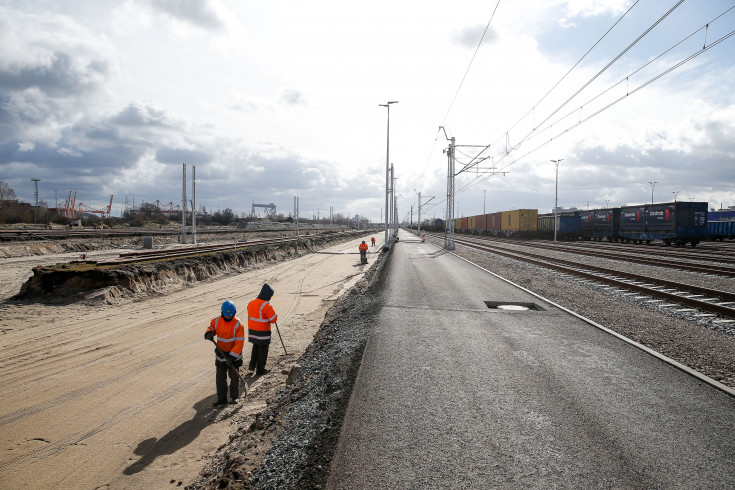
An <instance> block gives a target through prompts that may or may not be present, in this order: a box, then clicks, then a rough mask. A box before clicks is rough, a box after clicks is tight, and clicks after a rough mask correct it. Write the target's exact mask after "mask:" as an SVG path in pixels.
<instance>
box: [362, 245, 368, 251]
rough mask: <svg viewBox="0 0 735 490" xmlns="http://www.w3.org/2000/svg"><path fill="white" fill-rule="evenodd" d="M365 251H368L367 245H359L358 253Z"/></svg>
mask: <svg viewBox="0 0 735 490" xmlns="http://www.w3.org/2000/svg"><path fill="white" fill-rule="evenodd" d="M367 249H368V246H367V243H361V244H360V252H367Z"/></svg>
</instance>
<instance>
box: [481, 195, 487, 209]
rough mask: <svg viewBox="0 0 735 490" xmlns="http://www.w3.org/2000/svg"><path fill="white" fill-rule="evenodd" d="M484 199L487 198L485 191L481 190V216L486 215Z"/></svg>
mask: <svg viewBox="0 0 735 490" xmlns="http://www.w3.org/2000/svg"><path fill="white" fill-rule="evenodd" d="M486 198H487V190H485V189H483V190H482V214H487V213H485V201H486Z"/></svg>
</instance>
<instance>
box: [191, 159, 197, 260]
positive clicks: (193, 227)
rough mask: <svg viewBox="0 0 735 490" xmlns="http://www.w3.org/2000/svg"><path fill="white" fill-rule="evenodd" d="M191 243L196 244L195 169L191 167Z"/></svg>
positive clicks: (193, 166) (194, 166)
mask: <svg viewBox="0 0 735 490" xmlns="http://www.w3.org/2000/svg"><path fill="white" fill-rule="evenodd" d="M191 199H192V201H191V243H193V244H194V245H196V244H197V168H196V165H192V166H191Z"/></svg>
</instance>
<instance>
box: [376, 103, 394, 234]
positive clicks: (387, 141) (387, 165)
mask: <svg viewBox="0 0 735 490" xmlns="http://www.w3.org/2000/svg"><path fill="white" fill-rule="evenodd" d="M397 103H398V101H397V100H391V101H389V102H386V103H385V104H378V105H379V106H380V107H385V108H386V109H388V129H387V130H386V137H385V241H384V242H383V248H388V209H390V208H389V207H388V206H390V203H389V202H388V186H389V185H390V181H389V177H390V163H389V162H390V105H391V104H397Z"/></svg>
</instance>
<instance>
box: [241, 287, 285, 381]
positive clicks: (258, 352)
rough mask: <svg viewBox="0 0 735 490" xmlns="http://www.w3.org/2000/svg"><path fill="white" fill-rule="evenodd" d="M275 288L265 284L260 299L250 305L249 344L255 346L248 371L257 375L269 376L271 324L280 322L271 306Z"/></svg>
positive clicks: (259, 295)
mask: <svg viewBox="0 0 735 490" xmlns="http://www.w3.org/2000/svg"><path fill="white" fill-rule="evenodd" d="M273 294H274V291H273V288H272V287H270V286H269V285H268V284H263V287H262V288H261V289H260V294H258V297H257V298H255V299H254V300H252V301H251V302H250V303H248V342H250V343H251V344H253V350H252V352H251V353H250V363H248V370H249V371H252V370H255V374H257V375H262V374H268V370H267V369H266V368H265V363H266V362H267V361H268V349H269V348H270V343H271V323H276V321H278V315H276V312H275V310H274V309H273V307H272V306H271V304H270V300H271V298H272V297H273Z"/></svg>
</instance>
